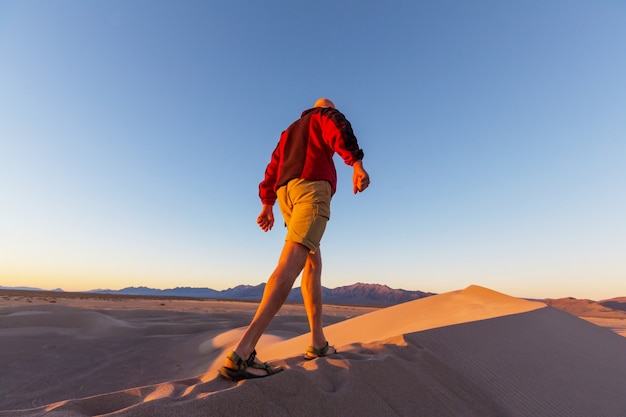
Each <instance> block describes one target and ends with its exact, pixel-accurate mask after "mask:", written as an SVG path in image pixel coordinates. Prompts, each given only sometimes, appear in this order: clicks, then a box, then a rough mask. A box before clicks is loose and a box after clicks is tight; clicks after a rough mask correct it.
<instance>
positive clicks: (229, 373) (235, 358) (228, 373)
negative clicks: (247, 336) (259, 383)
mask: <svg viewBox="0 0 626 417" xmlns="http://www.w3.org/2000/svg"><path fill="white" fill-rule="evenodd" d="M226 357H227V358H228V359H230V361H231V362H232V363H234V364H235V365H237V369H234V368H229V367H227V366H222V368H221V369H220V375H222V376H223V377H224V378H226V379H230V380H233V381H241V380H242V379H252V378H265V377H266V376H270V375H274V374H277V373H279V372H282V371H283V370H284V369H283V368H274V367H273V366H272V365H270V363H269V362H264V363H258V362H255V360H254V359H255V358H256V350H253V351H252V353H251V354H250V357H249V358H248V359H247V360H245V361H244V360H243V359H241V358H240V357H239V355H237V353H236V352H235V351H234V350H233V351H232V352H230V353H229V354H228V356H226ZM248 368H254V369H262V370H264V371H265V372H267V373H266V374H265V375H256V374H253V373H250V372H248V371H247V369H248Z"/></svg>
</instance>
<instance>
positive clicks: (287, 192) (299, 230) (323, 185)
mask: <svg viewBox="0 0 626 417" xmlns="http://www.w3.org/2000/svg"><path fill="white" fill-rule="evenodd" d="M276 196H277V200H278V206H279V207H280V211H281V212H282V214H283V218H284V219H285V225H286V226H287V236H286V237H285V240H289V241H292V242H297V243H301V244H302V245H304V246H306V247H307V248H309V249H310V250H311V252H315V251H317V248H318V247H319V246H320V241H321V240H322V235H323V234H324V230H325V229H326V222H328V220H329V219H330V200H331V189H330V184H329V183H328V181H307V180H303V179H300V178H296V179H293V180H291V181H289V182H288V183H287V185H284V186H282V187H280V188H279V189H278V190H277V191H276Z"/></svg>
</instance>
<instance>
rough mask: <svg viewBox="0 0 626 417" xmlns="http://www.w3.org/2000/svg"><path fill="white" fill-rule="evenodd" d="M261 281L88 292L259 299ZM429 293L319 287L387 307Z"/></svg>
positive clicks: (351, 300)
mask: <svg viewBox="0 0 626 417" xmlns="http://www.w3.org/2000/svg"><path fill="white" fill-rule="evenodd" d="M264 289H265V284H259V285H255V286H252V285H239V286H236V287H234V288H229V289H226V290H221V291H217V290H213V289H210V288H190V287H177V288H172V289H166V290H158V289H154V288H147V287H128V288H123V289H121V290H102V289H100V290H92V291H89V292H90V293H97V294H123V295H148V296H159V297H192V298H211V299H217V300H242V301H260V300H261V297H262V296H263V290H264ZM429 295H434V294H433V293H429V292H423V291H407V290H401V289H393V288H390V287H388V286H386V285H380V284H362V283H357V284H353V285H349V286H345V287H338V288H333V289H330V288H326V287H322V297H323V299H324V302H325V303H327V304H341V305H368V306H391V305H395V304H400V303H404V302H407V301H411V300H417V299H418V298H423V297H428V296H429ZM287 302H293V303H301V302H302V293H301V289H300V287H297V288H294V289H292V290H291V293H290V294H289V297H287Z"/></svg>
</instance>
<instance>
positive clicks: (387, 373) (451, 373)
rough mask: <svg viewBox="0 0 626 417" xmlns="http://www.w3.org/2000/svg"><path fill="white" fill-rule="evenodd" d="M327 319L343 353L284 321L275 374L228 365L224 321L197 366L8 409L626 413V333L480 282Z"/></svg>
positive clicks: (52, 412) (265, 354) (271, 343)
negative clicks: (311, 354)
mask: <svg viewBox="0 0 626 417" xmlns="http://www.w3.org/2000/svg"><path fill="white" fill-rule="evenodd" d="M107 323H109V324H112V325H115V326H117V325H119V323H115V322H113V323H111V322H108V321H107ZM285 324H289V321H288V320H287V321H286V322H285ZM122 327H123V326H122ZM326 329H327V334H328V336H329V339H331V341H332V342H333V343H334V344H335V345H336V346H337V347H338V348H339V350H340V353H339V354H337V355H333V356H329V357H327V358H320V359H316V360H314V361H304V360H303V359H302V353H303V349H304V346H306V344H307V343H308V335H307V334H304V335H299V336H295V337H294V336H291V337H290V335H292V333H293V332H289V331H286V330H285V328H282V329H281V328H280V326H278V328H277V329H276V330H277V331H276V332H274V334H273V335H270V336H271V337H269V338H266V339H265V340H264V341H263V344H260V345H259V349H258V350H259V355H260V356H262V358H264V359H271V358H274V359H275V361H274V362H276V363H278V364H280V365H282V366H284V367H285V368H286V370H285V372H282V373H280V374H278V375H276V376H272V377H270V378H264V379H259V380H249V381H242V382H240V383H237V384H235V383H233V382H230V381H226V380H223V379H221V378H219V377H217V374H216V372H215V369H216V367H218V366H219V362H220V360H221V359H222V358H223V354H225V352H226V350H227V349H228V347H227V342H228V341H229V340H230V339H231V338H232V337H234V336H236V334H234V333H233V332H235V333H236V332H237V331H238V328H237V327H234V328H230V329H227V328H226V326H224V327H223V328H222V331H220V332H214V333H213V334H212V338H220V337H221V339H222V340H221V342H220V343H209V344H210V345H211V349H212V350H211V349H209V350H211V353H210V355H211V356H212V358H213V360H212V361H211V363H210V364H209V363H208V362H206V361H205V362H204V363H205V364H207V365H208V367H207V370H206V372H203V373H200V374H198V375H197V376H195V377H192V378H183V379H173V380H168V381H164V382H161V383H157V384H153V385H148V386H143V387H138V388H128V389H123V390H119V391H116V392H109V393H105V394H101V395H94V396H90V397H86V398H79V399H68V400H64V401H58V402H55V403H52V404H48V405H43V406H39V407H35V408H31V409H23V410H7V411H0V416H1V417H5V416H12V417H24V416H63V417H79V416H80V417H83V416H124V417H133V416H148V415H149V416H155V417H158V416H172V415H177V416H178V415H181V416H182V415H184V416H190V417H195V416H208V415H211V416H227V415H228V416H232V415H242V416H243V415H258V416H266V415H267V416H279V417H280V416H319V415H330V416H335V415H341V416H348V417H350V416H470V417H471V416H476V417H478V416H480V417H489V416H494V417H495V416H498V417H505V416H551V417H576V416H581V417H590V416H598V417H607V416H610V417H612V416H615V417H620V416H624V415H626V413H625V412H624V411H625V410H626V396H624V395H623V393H624V392H626V339H624V338H622V337H620V336H619V335H616V334H614V333H612V332H611V331H609V330H607V329H603V328H600V327H597V326H595V325H593V324H591V323H588V322H586V321H584V320H581V319H579V318H577V317H574V316H572V315H569V314H567V313H564V312H562V311H559V310H556V309H554V308H552V307H549V306H546V305H545V304H543V303H539V302H532V301H527V300H521V299H517V298H514V297H509V296H507V295H504V294H500V293H497V292H495V291H492V290H489V289H486V288H481V287H477V286H470V287H468V288H466V289H465V290H462V291H455V292H452V293H446V294H441V295H438V296H433V297H428V298H424V299H420V300H415V301H411V302H408V303H405V304H402V305H398V306H394V307H390V308H386V309H382V310H376V311H373V312H370V313H367V314H364V315H360V316H357V317H354V318H352V319H349V320H346V321H341V322H338V323H336V324H333V325H329V326H328V327H327V328H326ZM281 331H282V332H283V333H281ZM281 334H282V335H283V336H284V337H283V336H281ZM195 342H196V344H197V346H198V349H200V348H199V346H201V345H203V344H204V346H205V347H206V344H207V343H208V342H209V340H208V339H205V340H203V341H200V340H196V341H195ZM189 352H190V350H188V351H187V353H189ZM207 352H208V350H207ZM205 354H208V353H205Z"/></svg>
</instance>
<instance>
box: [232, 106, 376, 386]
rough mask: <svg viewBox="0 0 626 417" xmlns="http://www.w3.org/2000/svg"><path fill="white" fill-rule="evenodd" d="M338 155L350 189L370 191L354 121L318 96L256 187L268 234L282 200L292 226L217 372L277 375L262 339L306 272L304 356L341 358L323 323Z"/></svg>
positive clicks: (294, 125) (261, 222) (241, 375)
mask: <svg viewBox="0 0 626 417" xmlns="http://www.w3.org/2000/svg"><path fill="white" fill-rule="evenodd" d="M335 153H337V154H339V156H341V158H343V160H344V162H345V163H346V164H347V165H350V166H352V167H353V169H354V173H353V176H352V182H353V192H354V194H356V193H357V192H361V191H364V190H365V189H366V188H367V187H368V186H369V181H370V180H369V175H368V174H367V172H366V171H365V169H364V168H363V162H362V159H363V151H362V150H361V149H359V146H358V143H357V139H356V137H355V136H354V133H353V131H352V126H351V125H350V122H348V120H346V118H345V117H344V115H343V114H341V112H339V111H338V110H336V109H335V105H334V103H333V102H332V101H330V100H328V99H326V98H321V99H319V100H317V102H316V103H315V105H314V107H313V108H311V109H308V110H305V111H304V112H303V113H302V116H301V117H300V119H298V120H296V121H295V122H294V123H292V124H291V126H289V127H288V128H287V130H285V131H284V132H283V133H282V134H281V136H280V140H279V142H278V146H276V149H275V150H274V152H273V153H272V158H271V161H270V163H269V164H268V165H267V169H266V170H265V179H264V180H263V181H262V182H261V183H260V184H259V196H260V197H261V202H262V204H263V208H262V209H261V214H259V217H258V218H257V223H258V225H259V226H260V227H261V229H263V231H265V232H267V231H268V230H270V229H272V226H273V225H274V213H273V206H274V203H275V202H276V200H278V203H279V206H280V209H281V212H282V214H283V217H284V219H285V225H286V226H287V236H286V237H285V245H284V247H283V250H282V253H281V255H280V258H279V261H278V265H277V266H276V269H275V270H274V272H273V273H272V275H271V276H270V278H269V279H268V281H267V284H266V286H265V291H264V292H263V298H262V300H261V303H260V304H259V307H258V309H257V312H256V314H255V316H254V318H253V319H252V322H251V323H250V325H249V327H248V329H247V330H246V331H245V333H244V335H243V336H242V338H241V339H240V340H239V343H238V344H237V346H236V347H235V349H234V350H233V351H232V352H230V353H229V354H228V356H227V358H226V361H225V363H224V366H223V367H222V368H221V369H220V374H221V375H222V376H224V377H225V378H228V379H232V380H235V381H239V380H242V379H249V378H260V377H265V376H269V375H273V374H275V373H277V372H280V371H281V370H282V369H281V368H274V367H272V366H271V365H270V364H269V363H263V362H261V361H259V360H258V359H257V358H256V351H255V349H254V347H255V346H256V344H257V342H258V340H259V338H260V337H261V335H262V334H263V332H264V331H265V329H266V328H267V326H268V325H269V324H270V322H271V320H272V319H273V318H274V316H275V315H276V313H277V312H278V310H279V309H280V308H281V306H282V305H283V303H284V302H285V300H286V299H287V296H288V295H289V292H290V291H291V288H292V286H293V283H294V281H295V280H296V278H297V277H298V275H299V274H300V273H301V272H302V297H303V299H304V307H305V310H306V313H307V317H308V320H309V326H310V328H311V345H310V346H308V347H307V348H306V353H305V358H306V359H315V358H317V357H321V356H327V355H329V354H333V353H336V350H335V349H334V348H333V347H332V346H330V345H329V344H328V341H327V340H326V337H325V336H324V330H323V326H322V283H321V273H322V257H321V254H320V251H319V244H320V240H321V238H322V235H323V233H324V229H325V227H326V222H327V221H328V220H329V218H330V200H331V198H332V195H333V194H334V193H335V190H336V187H337V172H336V170H335V165H334V163H333V159H332V158H333V155H334V154H335Z"/></svg>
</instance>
